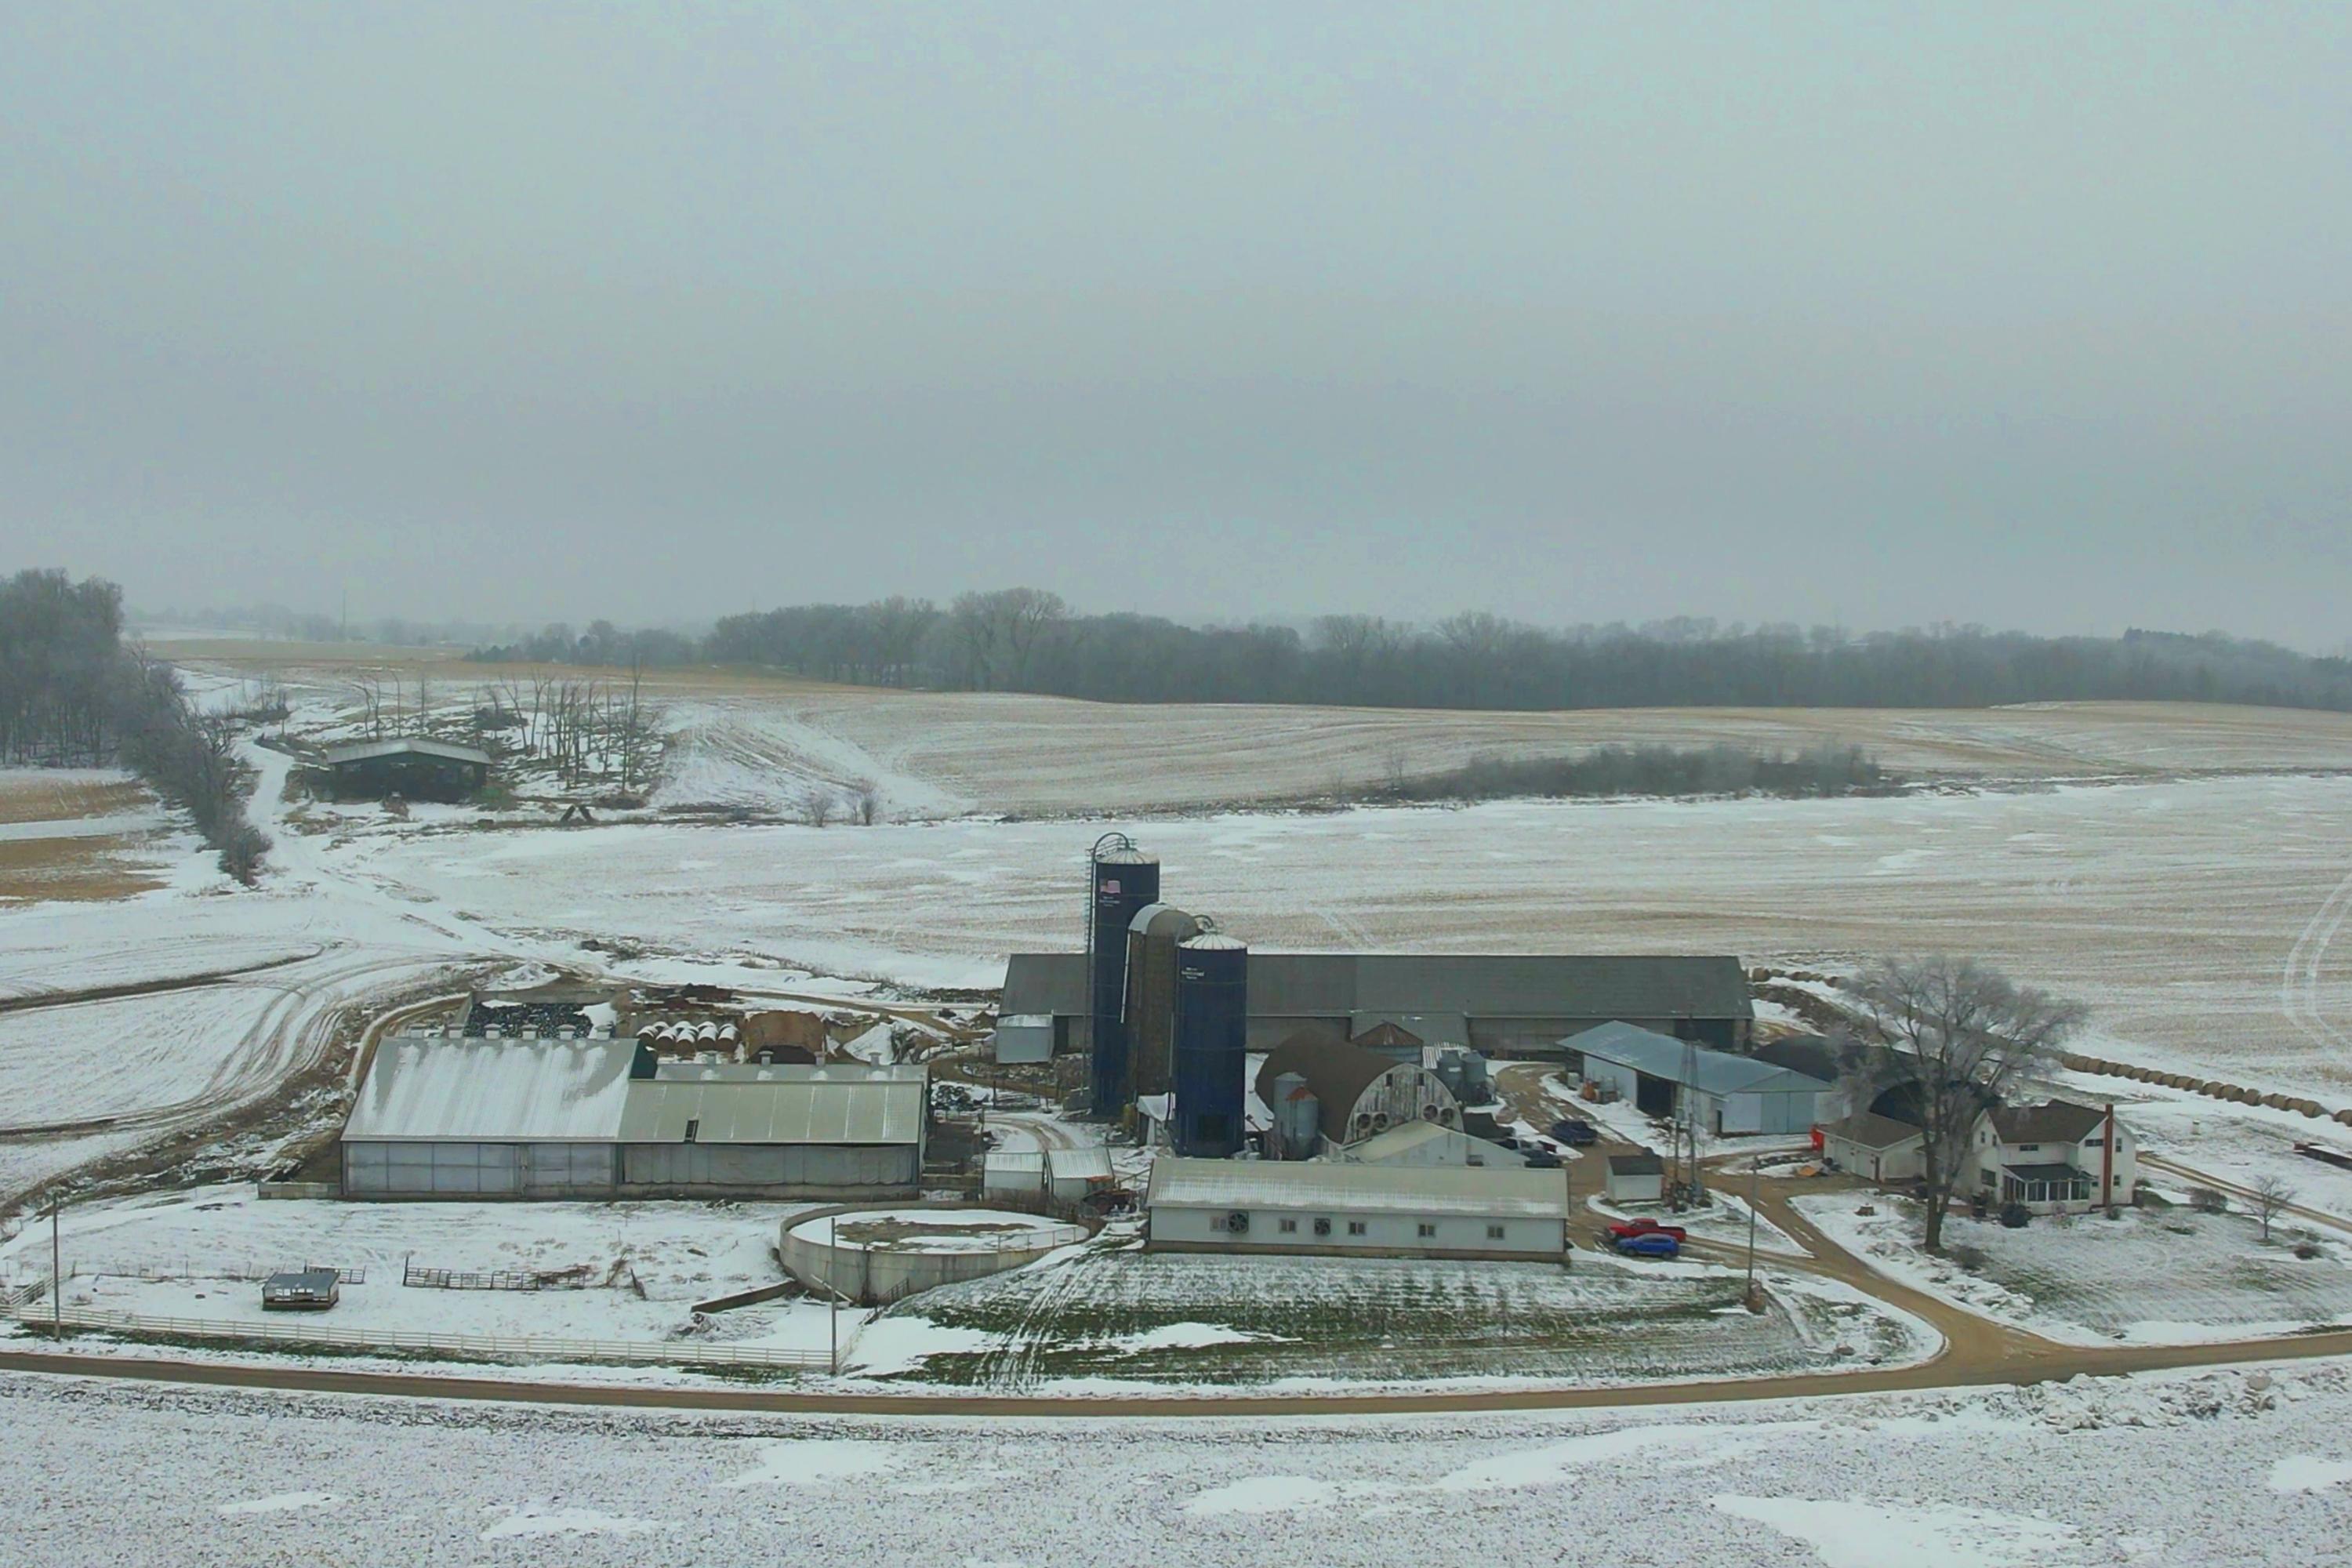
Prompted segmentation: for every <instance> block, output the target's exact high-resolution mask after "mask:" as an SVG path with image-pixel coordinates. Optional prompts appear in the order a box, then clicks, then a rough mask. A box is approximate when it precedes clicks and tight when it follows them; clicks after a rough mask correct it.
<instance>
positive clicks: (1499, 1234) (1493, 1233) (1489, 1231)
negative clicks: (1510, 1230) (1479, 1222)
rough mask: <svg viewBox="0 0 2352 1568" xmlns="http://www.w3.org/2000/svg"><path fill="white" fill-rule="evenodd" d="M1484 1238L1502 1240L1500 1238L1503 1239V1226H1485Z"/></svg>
mask: <svg viewBox="0 0 2352 1568" xmlns="http://www.w3.org/2000/svg"><path fill="white" fill-rule="evenodd" d="M1486 1239H1487V1240H1488V1241H1500V1240H1502V1239H1503V1227H1502V1226H1499V1225H1490V1226H1487V1227H1486Z"/></svg>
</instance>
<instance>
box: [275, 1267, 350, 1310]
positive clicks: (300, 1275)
mask: <svg viewBox="0 0 2352 1568" xmlns="http://www.w3.org/2000/svg"><path fill="white" fill-rule="evenodd" d="M342 1299H343V1290H342V1276H341V1275H340V1274H338V1273H336V1272H335V1271H334V1270H333V1269H331V1268H295V1269H289V1270H288V1271H286V1272H285V1273H282V1274H272V1275H271V1276H270V1277H269V1278H268V1279H264V1280H263V1281H262V1282H261V1310H263V1311H265V1312H323V1311H325V1310H327V1309H328V1308H330V1307H331V1306H333V1305H334V1304H335V1303H336V1302H338V1301H340V1300H342Z"/></svg>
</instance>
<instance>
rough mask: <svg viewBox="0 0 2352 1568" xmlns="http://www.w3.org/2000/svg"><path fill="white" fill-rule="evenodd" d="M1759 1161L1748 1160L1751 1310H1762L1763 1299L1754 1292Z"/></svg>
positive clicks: (1749, 1290)
mask: <svg viewBox="0 0 2352 1568" xmlns="http://www.w3.org/2000/svg"><path fill="white" fill-rule="evenodd" d="M1760 1163H1761V1161H1760V1160H1759V1159H1758V1158H1756V1157H1754V1156H1751V1157H1750V1158H1749V1159H1748V1310H1749V1311H1751V1312H1760V1311H1762V1310H1764V1302H1763V1300H1762V1298H1760V1297H1759V1296H1758V1295H1757V1293H1756V1192H1757V1185H1758V1180H1757V1167H1758V1166H1759V1164H1760Z"/></svg>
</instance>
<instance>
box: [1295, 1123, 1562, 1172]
mask: <svg viewBox="0 0 2352 1568" xmlns="http://www.w3.org/2000/svg"><path fill="white" fill-rule="evenodd" d="M1326 1157H1327V1158H1336V1159H1340V1160H1347V1161H1351V1162H1353V1163H1357V1164H1362V1165H1422V1166H1436V1165H1446V1166H1452V1167H1454V1169H1456V1170H1459V1169H1462V1168H1463V1167H1465V1166H1473V1165H1475V1166H1488V1165H1491V1166H1493V1167H1494V1168H1495V1169H1496V1170H1498V1171H1517V1170H1524V1169H1525V1168H1526V1167H1527V1163H1528V1157H1527V1156H1526V1155H1525V1154H1522V1153H1520V1152H1518V1151H1517V1150H1516V1149H1506V1148H1504V1147H1503V1146H1502V1145H1501V1144H1500V1143H1493V1142H1488V1141H1487V1140H1486V1139H1484V1138H1473V1137H1472V1136H1471V1135H1470V1134H1469V1133H1467V1132H1465V1131H1462V1130H1461V1129H1460V1128H1458V1127H1446V1126H1443V1125H1441V1124H1440V1123H1438V1122H1434V1121H1416V1122H1413V1123H1412V1124H1411V1125H1410V1126H1406V1127H1392V1128H1391V1129H1389V1131H1386V1132H1376V1133H1374V1134H1373V1135H1372V1136H1371V1137H1370V1138H1367V1139H1365V1140H1364V1141H1363V1142H1360V1143H1351V1144H1349V1146H1348V1147H1347V1148H1346V1149H1345V1150H1343V1151H1342V1152H1339V1154H1337V1155H1331V1156H1326Z"/></svg>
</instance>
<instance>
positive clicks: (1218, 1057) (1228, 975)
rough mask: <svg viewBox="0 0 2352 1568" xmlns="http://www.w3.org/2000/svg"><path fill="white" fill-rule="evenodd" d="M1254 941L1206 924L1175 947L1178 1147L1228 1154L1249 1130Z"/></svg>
mask: <svg viewBox="0 0 2352 1568" xmlns="http://www.w3.org/2000/svg"><path fill="white" fill-rule="evenodd" d="M1248 1070H1249V944H1248V943H1246V942H1238V941H1236V940H1235V939H1234V938H1232V937H1229V936H1223V935H1220V934H1219V933H1217V932H1215V931H1204V932H1202V934H1201V935H1199V936H1196V937H1193V938H1192V940H1191V941H1189V942H1182V943H1180V944H1179V945H1178V947H1177V949H1176V1130H1175V1131H1176V1152H1178V1153H1179V1154H1189V1155H1196V1156H1199V1157H1201V1158H1203V1159H1223V1158H1224V1157H1225V1156H1227V1155H1229V1154H1232V1153H1234V1152H1236V1151H1237V1150H1239V1149H1240V1148H1241V1146H1242V1141H1243V1136H1244V1133H1246V1132H1247V1131H1248V1128H1247V1126H1246V1125H1245V1120H1244V1115H1243V1109H1242V1108H1243V1106H1244V1102H1245V1100H1246V1096H1247V1094H1248V1090H1247V1089H1246V1088H1245V1086H1244V1081H1243V1080H1244V1078H1245V1077H1246V1076H1247V1074H1248Z"/></svg>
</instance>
